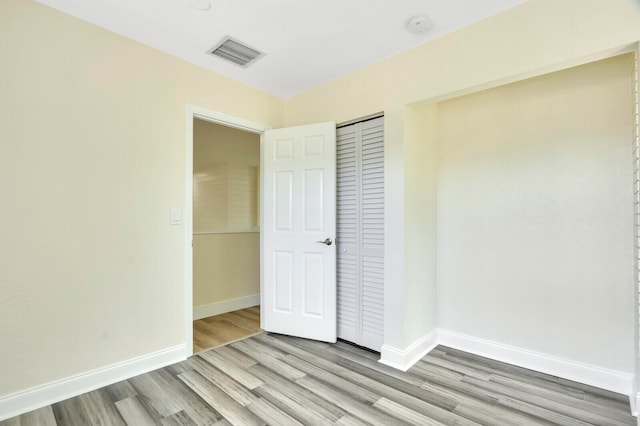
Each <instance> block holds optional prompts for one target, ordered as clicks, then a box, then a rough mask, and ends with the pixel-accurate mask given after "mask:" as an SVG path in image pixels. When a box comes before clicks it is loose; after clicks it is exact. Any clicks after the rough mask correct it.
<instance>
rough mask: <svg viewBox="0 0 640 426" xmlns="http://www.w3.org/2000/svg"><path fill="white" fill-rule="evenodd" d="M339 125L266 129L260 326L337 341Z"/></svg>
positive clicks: (263, 165) (263, 154)
mask: <svg viewBox="0 0 640 426" xmlns="http://www.w3.org/2000/svg"><path fill="white" fill-rule="evenodd" d="M335 135H336V126H335V123H320V124H313V125H308V126H300V127H292V128H286V129H276V130H269V131H267V132H265V137H264V144H263V152H262V156H263V158H262V167H263V185H264V188H263V191H262V194H263V197H264V198H263V210H262V212H263V214H262V226H261V238H262V250H261V256H262V262H261V265H262V296H263V300H262V306H261V312H262V327H263V328H264V329H265V330H266V331H270V332H276V333H282V334H289V335H292V336H298V337H305V338H310V339H316V340H323V341H329V342H335V341H336V245H335V243H334V240H335V237H336V219H335V215H336V204H335V200H336V194H335V179H336V141H335Z"/></svg>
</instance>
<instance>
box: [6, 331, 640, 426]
mask: <svg viewBox="0 0 640 426" xmlns="http://www.w3.org/2000/svg"><path fill="white" fill-rule="evenodd" d="M377 359H378V356H377V354H375V353H371V352H368V351H365V350H363V349H360V348H357V347H354V346H351V345H348V344H346V343H342V342H338V343H336V344H326V343H320V342H314V341H309V340H304V339H298V338H292V337H287V336H281V335H275V334H268V333H262V334H258V335H256V336H253V337H250V338H247V339H245V340H241V341H238V342H235V343H232V344H230V345H227V346H222V347H219V348H217V349H213V350H209V351H206V352H203V353H201V354H199V355H197V356H194V357H192V358H189V359H188V360H186V361H184V362H181V363H178V364H174V365H172V366H169V367H166V368H163V369H160V370H156V371H153V372H151V373H147V374H143V375H140V376H137V377H134V378H131V379H129V380H125V381H123V382H119V383H116V384H114V385H111V386H107V387H105V388H102V389H99V390H97V391H94V392H89V393H86V394H84V395H81V396H78V397H76V398H72V399H68V400H66V401H62V402H59V403H57V404H53V405H52V406H48V407H45V408H42V409H39V410H36V411H33V412H31V413H28V414H25V415H22V416H20V417H16V418H13V419H9V420H7V421H4V422H0V426H10V425H11V426H15V425H59V426H63V425H90V424H91V425H98V424H99V425H124V424H129V425H211V424H213V425H265V424H270V425H300V424H303V425H331V424H337V425H356V426H357V425H385V426H386V425H401V424H412V425H443V424H444V425H478V424H480V425H589V424H591V425H634V424H635V420H634V418H633V417H631V415H630V414H629V403H628V398H627V397H626V396H623V395H618V394H614V393H611V392H608V391H604V390H600V389H596V388H592V387H589V386H586V385H582V384H578V383H573V382H569V381H566V380H563V379H559V378H557V377H552V376H548V375H545V374H541V373H537V372H534V371H530V370H525V369H522V368H519V367H514V366H511V365H508V364H504V363H500V362H496V361H492V360H489V359H486V358H482V357H479V356H475V355H471V354H468V353H465V352H461V351H458V350H454V349H450V348H446V347H442V346H439V347H437V348H436V349H435V350H433V351H432V352H431V353H430V354H429V355H427V356H425V357H424V358H423V359H422V360H421V361H419V362H418V363H417V364H416V365H415V366H413V367H412V368H411V369H410V370H409V371H408V372H406V373H404V372H400V371H397V370H394V369H391V368H389V367H386V366H384V365H382V364H380V363H378V362H377Z"/></svg>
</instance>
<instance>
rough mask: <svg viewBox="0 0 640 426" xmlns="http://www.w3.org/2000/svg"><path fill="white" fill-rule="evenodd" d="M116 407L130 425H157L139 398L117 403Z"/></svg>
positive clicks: (133, 397)
mask: <svg viewBox="0 0 640 426" xmlns="http://www.w3.org/2000/svg"><path fill="white" fill-rule="evenodd" d="M115 407H116V409H117V410H118V412H119V413H120V415H121V416H122V418H123V419H124V421H125V422H126V424H128V425H140V426H153V425H156V424H157V422H156V421H155V419H154V418H153V417H152V416H151V414H149V412H148V411H147V409H146V408H145V406H144V404H142V402H140V400H139V399H138V397H137V396H132V397H129V398H124V399H121V400H120V401H116V402H115Z"/></svg>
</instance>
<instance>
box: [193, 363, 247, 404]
mask: <svg viewBox="0 0 640 426" xmlns="http://www.w3.org/2000/svg"><path fill="white" fill-rule="evenodd" d="M196 371H197V372H198V373H200V374H201V375H202V376H204V377H206V378H207V379H209V380H210V381H211V382H212V383H213V384H214V385H216V386H217V387H219V388H220V389H221V390H222V391H223V392H225V393H226V394H227V395H229V396H230V397H231V398H233V399H234V400H235V401H236V402H237V403H238V404H240V405H244V406H246V405H248V404H250V403H252V402H253V401H255V400H256V399H258V397H257V396H256V395H255V394H254V393H252V392H251V391H250V390H249V389H248V388H246V387H244V386H242V384H241V383H239V382H237V381H235V380H233V378H232V377H230V376H228V375H227V374H225V373H224V372H223V371H222V370H220V369H218V368H216V367H214V366H213V365H211V364H209V363H208V362H206V361H204V360H198V367H197V368H196Z"/></svg>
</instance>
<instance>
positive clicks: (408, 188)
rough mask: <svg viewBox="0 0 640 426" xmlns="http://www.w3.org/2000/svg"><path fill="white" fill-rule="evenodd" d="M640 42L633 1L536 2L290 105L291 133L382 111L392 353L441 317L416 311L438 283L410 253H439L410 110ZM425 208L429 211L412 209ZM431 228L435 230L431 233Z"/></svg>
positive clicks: (638, 9)
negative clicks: (431, 248)
mask: <svg viewBox="0 0 640 426" xmlns="http://www.w3.org/2000/svg"><path fill="white" fill-rule="evenodd" d="M638 40H640V5H638V3H637V2H636V1H633V0H615V1H608V0H563V1H557V0H530V1H528V2H526V3H524V4H523V5H521V6H518V7H515V8H513V9H510V10H507V11H505V12H503V13H500V14H498V15H495V16H493V17H491V18H489V19H486V20H484V21H482V22H479V23H477V24H474V25H471V26H469V27H467V28H463V29H461V30H459V31H456V32H454V33H451V34H449V35H446V36H443V37H441V38H439V39H436V40H434V41H432V42H429V43H426V44H424V45H422V46H419V47H417V48H415V49H412V50H409V51H407V52H405V53H402V54H400V55H397V56H394V57H391V58H389V59H387V60H384V61H381V62H379V63H377V64H374V65H372V66H369V67H366V68H364V69H362V70H359V71H357V72H354V73H352V74H350V75H348V76H345V77H343V78H340V79H337V80H335V81H332V82H330V83H327V84H324V85H322V86H319V87H317V88H315V89H312V90H309V91H307V92H305V93H303V94H301V95H298V96H296V97H293V98H291V99H288V100H287V102H286V104H285V124H286V125H297V124H302V123H307V122H315V121H323V120H335V121H337V122H341V121H346V120H351V119H354V118H357V117H361V116H366V115H368V114H371V113H374V112H378V111H384V112H385V156H386V158H385V178H386V182H385V184H386V195H385V201H386V211H385V214H386V218H387V219H386V221H385V223H386V230H385V232H386V234H385V236H386V239H385V282H386V286H387V288H386V291H385V298H386V299H385V341H386V343H387V344H388V345H391V346H394V347H396V348H399V349H405V348H407V347H408V346H409V345H411V344H412V343H414V342H415V341H416V340H417V339H418V338H420V337H422V336H425V335H426V333H428V332H430V331H432V330H433V324H435V323H436V316H437V312H436V310H435V305H434V304H428V305H426V306H424V305H421V304H420V303H418V302H416V301H418V300H421V297H422V296H423V295H426V294H433V292H434V291H435V288H436V282H435V279H434V275H433V274H425V273H424V271H421V270H420V268H417V267H416V266H415V261H416V256H414V255H413V254H412V253H422V252H424V251H425V248H424V246H423V244H427V245H429V246H432V245H433V244H435V242H434V236H433V234H432V231H431V230H432V229H433V226H435V224H434V223H433V221H434V219H433V218H434V216H433V208H434V206H433V205H429V203H428V202H426V201H427V200H426V199H425V197H424V196H423V195H422V194H421V191H422V189H421V188H420V186H419V185H412V184H411V181H413V180H414V179H424V181H425V182H431V179H432V175H431V173H432V172H431V171H430V170H428V168H427V167H424V168H422V169H421V171H422V173H424V176H422V177H421V176H419V175H418V176H416V173H415V170H416V169H415V167H414V166H413V165H412V163H414V162H416V161H419V160H418V159H416V158H413V157H411V156H410V155H407V154H408V153H411V152H416V151H417V150H420V149H426V148H420V147H419V146H418V145H420V144H422V143H423V139H422V138H420V137H413V136H411V135H412V134H420V132H421V131H420V129H417V130H413V129H411V128H408V127H412V126H414V125H418V124H412V122H411V117H410V115H411V114H412V113H413V112H412V108H413V104H414V103H422V102H427V103H428V102H433V101H435V100H441V99H443V98H448V97H453V96H455V95H457V94H462V93H468V92H470V91H473V90H477V89H478V88H486V87H491V86H496V85H498V84H502V83H504V82H507V81H515V80H518V79H522V78H525V77H530V76H532V75H540V74H543V73H546V72H549V71H550V70H557V69H560V68H562V67H566V66H568V65H569V64H574V65H575V64H578V63H584V62H586V61H589V60H590V59H593V58H601V57H603V55H605V54H606V53H605V52H611V51H618V50H621V49H623V48H624V47H625V46H629V45H630V44H632V43H635V42H637V41H638ZM414 132H415V133H414ZM423 133H424V132H423ZM630 137H631V136H630ZM629 143H631V142H629ZM428 185H431V183H429V184H428ZM420 199H422V200H423V201H424V202H423V203H418V202H416V201H415V200H420ZM418 209H422V210H423V213H422V214H419V212H418ZM425 220H428V221H431V222H432V223H431V224H428V225H425V223H424V221H425ZM630 232H631V231H630ZM630 236H631V234H630ZM630 285H631V284H630ZM421 310H422V311H424V310H429V312H421ZM414 318H423V319H424V318H428V320H426V319H425V320H423V321H421V322H418V321H414V320H413V319H414Z"/></svg>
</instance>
